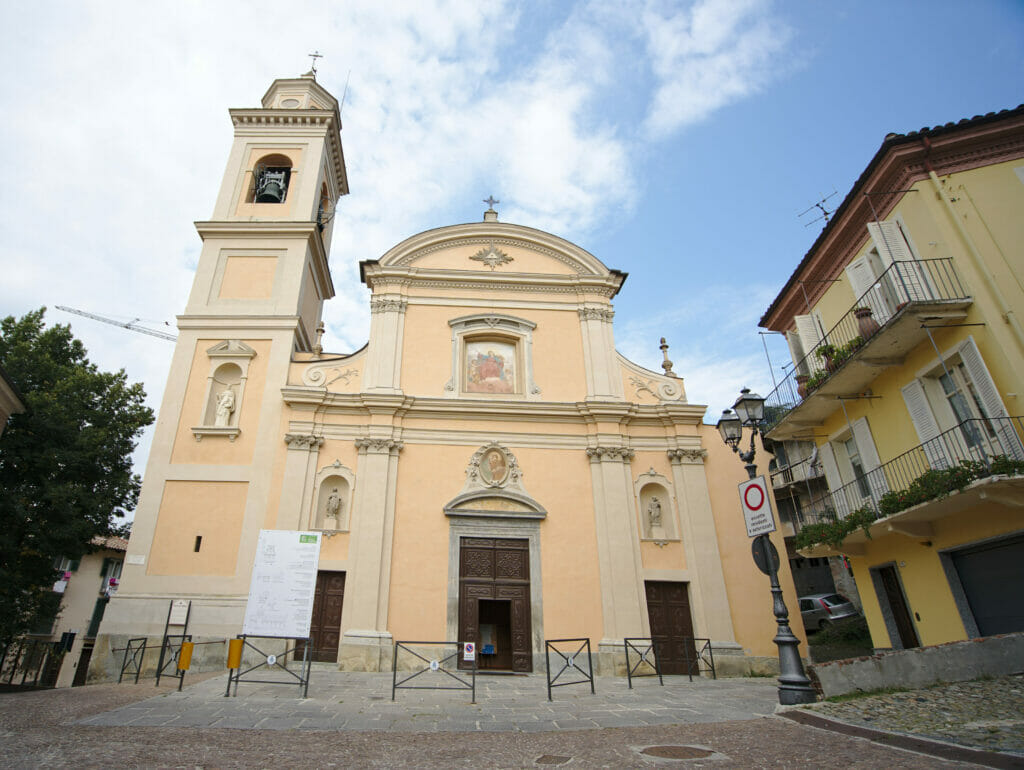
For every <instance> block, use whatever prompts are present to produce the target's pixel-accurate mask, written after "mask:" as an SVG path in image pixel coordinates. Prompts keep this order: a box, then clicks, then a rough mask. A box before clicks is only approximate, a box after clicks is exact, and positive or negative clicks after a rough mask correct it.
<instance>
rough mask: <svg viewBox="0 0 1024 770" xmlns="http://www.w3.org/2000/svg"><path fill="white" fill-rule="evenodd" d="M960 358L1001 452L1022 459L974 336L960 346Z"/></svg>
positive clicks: (1017, 438) (1023, 454)
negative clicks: (988, 419)
mask: <svg viewBox="0 0 1024 770" xmlns="http://www.w3.org/2000/svg"><path fill="white" fill-rule="evenodd" d="M960 359H961V360H962V361H963V362H964V367H965V368H966V369H967V373H968V374H969V375H970V376H971V381H972V382H973V383H974V387H975V389H976V390H977V391H978V397H979V398H980V399H981V403H982V406H984V407H985V416H986V417H989V418H990V421H991V423H992V427H993V428H994V429H995V431H996V437H997V439H998V441H999V443H1000V445H1001V450H1002V453H1003V454H1006V455H1008V456H1010V457H1013V458H1014V459H1017V460H1020V459H1024V447H1022V446H1021V441H1020V438H1019V437H1018V436H1017V432H1016V431H1015V430H1014V428H1013V423H1012V422H1011V421H1010V420H1009V419H1007V418H1008V417H1009V412H1007V411H1006V406H1004V405H1003V399H1002V398H1000V397H999V389H998V388H996V384H995V382H994V381H993V379H992V375H991V374H989V372H988V367H987V366H985V361H984V360H983V359H982V357H981V353H980V352H979V350H978V346H977V344H976V343H975V342H974V337H968V338H967V339H966V340H965V341H964V343H963V345H961V346H960Z"/></svg>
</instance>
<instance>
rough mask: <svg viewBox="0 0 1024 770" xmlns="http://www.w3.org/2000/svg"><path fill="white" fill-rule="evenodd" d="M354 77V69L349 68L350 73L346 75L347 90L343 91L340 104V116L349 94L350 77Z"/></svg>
mask: <svg viewBox="0 0 1024 770" xmlns="http://www.w3.org/2000/svg"><path fill="white" fill-rule="evenodd" d="M350 77H352V70H351V69H349V71H348V74H347V75H346V76H345V90H344V91H342V92H341V104H340V105H339V106H338V117H341V111H342V110H343V109H345V97H346V96H348V79H349V78H350Z"/></svg>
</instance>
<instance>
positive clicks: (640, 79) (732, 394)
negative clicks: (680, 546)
mask: <svg viewBox="0 0 1024 770" xmlns="http://www.w3.org/2000/svg"><path fill="white" fill-rule="evenodd" d="M0 24H2V27H3V29H5V44H4V46H3V47H2V48H0V72H2V73H3V74H2V75H0V114H2V115H3V119H2V120H0V146H2V147H3V148H4V159H3V163H2V166H0V167H2V168H3V178H4V182H3V184H0V211H2V217H3V218H2V219H0V225H2V235H0V314H2V315H4V316H6V315H15V316H21V315H23V314H24V313H25V312H27V311H29V310H33V309H36V308H39V307H41V306H44V305H45V306H46V307H47V308H48V311H47V319H48V321H49V322H50V323H62V324H66V323H70V325H71V327H72V329H73V331H74V333H75V334H76V335H77V336H78V337H79V338H80V339H81V340H82V341H83V342H84V344H85V345H86V347H87V348H88V350H89V354H90V357H91V359H92V360H93V361H94V362H95V363H96V364H97V365H99V366H100V367H101V368H103V369H108V370H117V369H122V368H123V369H125V370H126V372H127V373H128V376H129V378H130V379H131V380H132V381H139V382H142V383H144V385H145V388H146V392H147V394H148V402H149V404H150V405H151V406H152V407H153V408H154V410H156V409H157V408H158V407H159V405H160V401H161V398H162V395H163V390H164V385H165V381H166V378H167V372H168V367H169V364H170V357H171V353H172V349H173V344H172V343H170V342H166V341H163V340H160V339H156V338H153V337H150V336H146V335H142V334H138V333H134V332H131V331H127V330H124V329H119V328H117V327H115V326H111V325H106V324H102V323H99V322H96V321H92V320H88V319H85V318H80V317H78V316H74V315H69V314H67V313H64V312H62V311H59V310H56V309H55V307H54V306H55V305H58V304H60V305H67V306H70V307H74V308H79V309H82V310H86V311H89V312H92V313H97V314H100V315H104V316H108V317H111V318H115V319H118V320H122V321H131V320H133V319H136V318H140V319H143V321H144V322H147V323H149V325H150V326H152V327H153V328H161V329H163V330H165V331H169V332H171V333H173V332H174V331H175V329H174V323H175V316H176V315H177V314H178V313H180V312H181V311H182V310H183V309H184V306H185V302H186V299H187V296H188V292H189V289H190V287H191V283H192V278H193V274H194V271H195V268H196V264H197V260H198V257H199V252H200V246H201V242H200V239H199V236H198V235H197V233H196V232H195V228H194V226H193V224H192V223H193V222H194V221H201V220H205V219H208V218H209V217H210V215H211V212H212V210H213V205H214V199H215V197H216V194H217V190H218V188H219V186H220V183H221V179H222V175H223V173H224V167H225V164H226V162H227V153H228V150H229V148H230V146H231V141H232V127H231V122H230V120H229V118H228V113H227V110H228V108H230V107H256V106H258V105H259V103H260V98H261V97H262V95H263V93H264V92H265V91H266V89H267V87H268V86H269V85H270V83H271V82H272V81H273V80H274V79H275V78H277V77H295V76H297V75H299V74H301V73H303V72H305V71H307V70H308V69H309V67H310V62H311V59H310V58H308V57H307V54H309V53H312V52H314V51H318V52H319V53H321V54H323V58H322V59H320V60H319V63H318V75H317V79H318V81H319V82H320V83H321V85H323V86H324V87H325V88H327V89H328V90H329V91H331V92H332V93H333V94H334V95H335V96H336V97H338V98H339V99H340V98H341V97H342V95H344V104H343V107H342V123H343V130H342V143H343V145H344V150H345V158H346V163H347V168H348V178H349V184H350V188H351V193H350V194H349V195H348V196H346V197H344V198H342V199H341V201H340V202H339V204H338V207H337V214H336V218H337V221H336V224H335V234H334V245H333V249H332V252H331V255H330V264H331V270H332V274H333V278H334V285H335V289H336V292H337V296H336V297H335V298H334V299H332V300H331V301H329V302H328V303H327V305H326V307H325V310H324V320H325V322H326V324H327V334H326V336H325V339H324V347H325V349H326V350H329V351H331V352H351V351H354V350H356V349H358V348H360V347H361V346H362V345H363V344H364V343H365V342H366V339H367V333H368V330H369V295H368V292H367V290H366V288H365V286H363V284H361V283H360V281H359V276H358V263H359V261H360V260H363V259H376V258H378V257H379V256H381V255H382V254H383V253H384V252H385V251H387V250H388V249H389V248H390V247H391V246H393V245H395V244H396V243H399V242H400V241H402V240H404V239H405V238H407V237H409V236H411V235H414V234H415V233H418V232H421V231H423V230H427V229H430V228H434V227H441V226H445V225H450V224H457V223H462V222H474V221H479V220H480V219H481V217H482V214H483V211H484V209H485V208H486V205H485V204H484V203H482V200H483V199H484V198H487V197H488V196H489V195H493V196H494V197H495V198H497V199H499V200H500V201H501V203H499V204H498V205H497V206H496V208H497V209H498V212H499V218H500V219H501V220H502V221H504V222H511V223H516V224H522V225H527V226H530V227H534V228H539V229H542V230H547V231H549V232H552V233H554V234H556V235H559V236H561V237H563V238H566V239H568V240H570V241H572V242H574V243H577V244H579V245H580V246H582V247H583V248H585V249H587V250H588V251H590V252H591V253H592V254H594V255H595V256H596V257H598V259H600V260H601V261H602V262H603V263H604V264H605V265H607V266H608V267H610V268H615V269H618V270H621V271H624V272H627V273H629V278H628V280H627V281H626V283H625V286H624V287H623V289H622V291H621V292H620V294H619V295H618V296H617V297H616V299H615V310H616V316H615V337H616V344H617V347H618V348H619V350H620V351H621V352H622V353H623V354H624V355H626V356H627V357H628V358H630V359H631V360H633V361H635V362H637V363H639V364H641V365H643V366H646V367H648V368H651V369H654V370H656V371H660V362H661V360H662V356H661V351H660V350H659V349H658V344H659V339H660V338H661V337H665V338H666V339H667V340H668V343H669V345H670V349H669V356H670V358H671V359H672V361H673V362H674V371H675V372H676V374H678V375H679V376H681V377H682V378H683V381H684V386H685V388H686V393H687V398H688V400H689V401H690V403H696V404H706V405H707V406H708V410H707V413H706V417H705V421H706V422H709V423H714V422H715V421H716V420H717V417H718V415H719V414H720V413H721V410H722V409H723V408H725V407H728V406H731V405H732V402H733V401H734V400H735V398H736V396H737V394H738V391H739V389H740V388H741V387H743V386H749V387H751V388H752V389H754V390H755V391H757V392H759V393H761V394H762V395H767V394H768V393H769V392H770V391H771V390H772V389H773V387H774V385H773V376H774V378H775V379H781V377H782V376H783V370H784V367H785V365H787V364H789V363H790V362H789V355H788V351H787V349H786V346H785V342H784V340H783V339H782V338H781V337H779V336H777V335H761V334H759V330H758V328H757V321H758V319H759V318H760V316H761V314H762V313H763V311H764V310H765V308H767V306H768V305H769V304H770V302H771V301H772V299H773V298H774V297H775V295H776V294H777V292H778V291H779V290H780V289H781V287H782V286H783V284H784V283H785V281H786V279H787V278H788V277H789V275H790V274H791V273H792V271H793V269H794V268H795V267H796V265H797V263H798V262H799V261H800V259H801V258H802V257H803V255H804V254H805V253H806V252H807V250H808V249H809V247H810V246H811V244H812V243H813V241H814V239H815V238H816V237H817V235H818V234H819V233H820V231H821V228H822V227H823V224H824V223H823V222H822V221H817V222H815V221H813V220H815V219H816V213H815V212H813V211H812V212H811V213H810V214H807V215H804V216H800V214H801V212H804V211H805V210H807V209H808V208H811V207H812V206H813V205H814V204H815V203H816V202H818V201H820V200H821V199H822V198H824V197H826V196H830V195H832V193H836V194H835V195H832V197H830V198H829V200H828V201H827V204H826V205H827V206H830V207H831V208H835V206H837V205H838V204H839V202H840V201H841V200H842V199H843V197H844V196H845V195H846V193H847V192H848V191H849V189H850V187H851V186H852V185H853V183H854V181H855V180H856V179H857V177H858V176H859V175H860V173H861V171H862V170H863V169H864V167H865V166H866V165H867V164H868V162H869V161H870V160H871V158H872V156H873V155H874V153H875V152H876V151H877V149H878V148H879V146H880V145H881V143H882V140H883V139H884V137H885V135H886V134H888V133H890V132H896V133H906V132H908V131H915V130H918V129H920V128H923V127H929V126H935V125H939V124H943V123H947V122H949V121H955V120H959V119H961V118H965V117H971V116H974V115H978V114H984V113H987V112H991V111H995V110H1000V109H1005V108H1010V107H1015V106H1017V105H1018V104H1020V103H1021V102H1024V90H1022V88H1021V86H1022V84H1024V45H1022V43H1021V41H1022V40H1024V3H1022V2H1020V0H972V2H970V3H965V2H962V0H952V1H949V2H946V1H945V0H929V2H920V1H918V0H877V1H875V0H872V1H869V0H863V1H861V0H844V1H843V2H839V1H838V0H835V1H832V0H784V1H783V0H779V1H778V2H772V1H771V0H698V1H697V2H683V1H681V0H680V1H677V2H667V1H662V0H636V1H631V0H578V1H577V2H568V1H565V2H542V1H537V2H521V3H514V2H505V1H502V0H494V1H489V0H475V1H472V2H471V1H459V0H416V1H415V2H397V1H392V2H380V0H344V1H339V2H326V1H325V0H319V1H318V2H303V1H302V0H293V1H292V2H289V3H280V2H263V1H262V0H249V1H248V2H245V3H241V2H217V3H209V2H198V1H197V0H177V1H176V2H173V3H168V2H156V1H153V2H145V3H140V2H137V1H133V2H118V1H116V0H108V1H105V2H99V1H98V0H96V1H92V2H90V1H89V0H85V1H82V2H70V1H66V2H59V1H55V2H47V3H5V4H3V7H2V8H0ZM766 348H767V351H766ZM766 353H767V355H766ZM768 358H770V360H771V363H772V367H771V368H770V367H769V363H768V360H767V359H768ZM151 431H152V429H150V430H149V431H147V433H146V434H145V436H143V438H142V440H141V441H140V444H139V447H138V449H137V451H136V453H135V463H136V469H137V471H138V472H139V473H142V472H143V470H144V466H145V460H146V456H147V453H148V449H149V443H150V440H151V435H152V433H151Z"/></svg>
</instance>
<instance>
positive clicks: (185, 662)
mask: <svg viewBox="0 0 1024 770" xmlns="http://www.w3.org/2000/svg"><path fill="white" fill-rule="evenodd" d="M194 646H195V645H194V644H193V643H192V642H182V643H181V651H180V652H178V671H188V667H189V666H191V665H192V648H193V647H194Z"/></svg>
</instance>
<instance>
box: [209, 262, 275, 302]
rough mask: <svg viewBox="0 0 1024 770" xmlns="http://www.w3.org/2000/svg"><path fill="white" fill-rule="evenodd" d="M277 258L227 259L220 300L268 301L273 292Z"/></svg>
mask: <svg viewBox="0 0 1024 770" xmlns="http://www.w3.org/2000/svg"><path fill="white" fill-rule="evenodd" d="M276 270H277V257H230V256H229V257H228V258H227V260H226V262H225V263H224V278H223V279H222V280H221V283H220V295H219V297H220V299H269V298H270V297H271V295H272V294H273V292H274V273H275V272H276Z"/></svg>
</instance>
